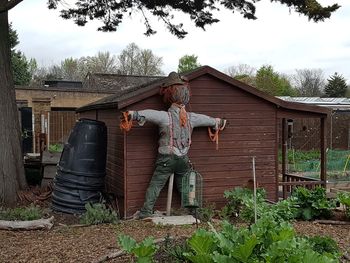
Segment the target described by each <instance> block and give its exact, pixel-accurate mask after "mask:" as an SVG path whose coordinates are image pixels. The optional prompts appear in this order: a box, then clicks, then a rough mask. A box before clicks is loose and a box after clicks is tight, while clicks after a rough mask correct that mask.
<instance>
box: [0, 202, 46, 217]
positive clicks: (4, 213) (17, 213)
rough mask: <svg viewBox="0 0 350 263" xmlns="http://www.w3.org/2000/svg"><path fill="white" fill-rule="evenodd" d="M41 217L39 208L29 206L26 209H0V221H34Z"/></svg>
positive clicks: (41, 213)
mask: <svg viewBox="0 0 350 263" xmlns="http://www.w3.org/2000/svg"><path fill="white" fill-rule="evenodd" d="M42 216H43V212H42V210H41V209H40V207H38V206H35V205H33V204H31V205H30V206H28V207H16V208H8V209H0V220H10V221H11V220H24V221H27V220H36V219H40V218H42Z"/></svg>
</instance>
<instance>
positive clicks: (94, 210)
mask: <svg viewBox="0 0 350 263" xmlns="http://www.w3.org/2000/svg"><path fill="white" fill-rule="evenodd" d="M85 208H86V212H85V213H84V214H83V215H82V217H81V219H80V222H81V223H82V224H85V225H98V224H103V223H117V222H118V215H117V213H116V212H114V211H111V210H110V209H108V208H106V206H105V204H101V203H96V204H90V203H87V204H86V205H85Z"/></svg>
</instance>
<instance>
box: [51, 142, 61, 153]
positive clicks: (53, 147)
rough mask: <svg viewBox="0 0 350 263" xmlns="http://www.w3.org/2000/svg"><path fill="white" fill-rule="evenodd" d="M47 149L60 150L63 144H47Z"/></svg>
mask: <svg viewBox="0 0 350 263" xmlns="http://www.w3.org/2000/svg"><path fill="white" fill-rule="evenodd" d="M49 151H50V152H62V151H63V145H62V144H50V145H49Z"/></svg>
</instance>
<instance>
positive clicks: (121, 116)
mask: <svg viewBox="0 0 350 263" xmlns="http://www.w3.org/2000/svg"><path fill="white" fill-rule="evenodd" d="M126 114H127V116H128V121H130V120H132V116H133V111H123V112H122V113H121V115H120V117H119V119H120V121H125V115H126Z"/></svg>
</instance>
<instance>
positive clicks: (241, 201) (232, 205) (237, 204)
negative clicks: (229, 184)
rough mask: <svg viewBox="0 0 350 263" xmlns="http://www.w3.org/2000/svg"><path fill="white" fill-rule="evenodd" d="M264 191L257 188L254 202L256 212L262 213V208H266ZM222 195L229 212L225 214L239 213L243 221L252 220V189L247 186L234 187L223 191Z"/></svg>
mask: <svg viewBox="0 0 350 263" xmlns="http://www.w3.org/2000/svg"><path fill="white" fill-rule="evenodd" d="M265 196H266V192H265V190H264V189H263V188H258V189H257V194H256V204H257V210H259V211H258V214H262V212H263V210H266V209H265V208H266V206H267V204H266V203H265ZM224 197H225V198H226V199H227V200H228V203H227V205H226V206H227V208H225V210H226V211H227V212H229V214H228V215H227V216H230V215H231V216H232V215H239V217H240V218H242V219H243V220H245V221H249V222H252V221H253V220H254V199H253V190H251V189H248V188H241V187H236V188H234V189H232V190H228V191H225V192H224Z"/></svg>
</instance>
